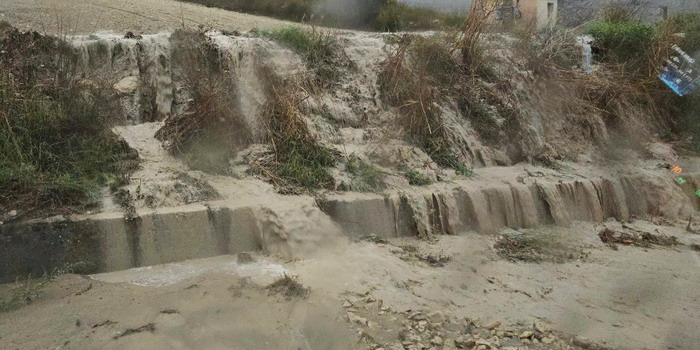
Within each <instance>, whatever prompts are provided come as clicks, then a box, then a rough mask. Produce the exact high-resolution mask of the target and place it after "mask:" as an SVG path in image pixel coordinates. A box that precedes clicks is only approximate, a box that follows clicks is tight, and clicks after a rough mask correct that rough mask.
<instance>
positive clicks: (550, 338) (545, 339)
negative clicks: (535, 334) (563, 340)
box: [542, 337, 554, 344]
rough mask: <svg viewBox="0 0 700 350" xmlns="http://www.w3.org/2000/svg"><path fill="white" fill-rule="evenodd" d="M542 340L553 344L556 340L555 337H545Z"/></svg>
mask: <svg viewBox="0 0 700 350" xmlns="http://www.w3.org/2000/svg"><path fill="white" fill-rule="evenodd" d="M542 342H543V343H545V344H552V343H553V342H554V338H552V337H544V338H542Z"/></svg>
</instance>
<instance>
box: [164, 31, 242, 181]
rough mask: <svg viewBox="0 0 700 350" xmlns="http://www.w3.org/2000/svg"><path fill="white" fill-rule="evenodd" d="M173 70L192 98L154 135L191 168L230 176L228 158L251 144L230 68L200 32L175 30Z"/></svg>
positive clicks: (173, 38)
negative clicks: (183, 109) (183, 108)
mask: <svg viewBox="0 0 700 350" xmlns="http://www.w3.org/2000/svg"><path fill="white" fill-rule="evenodd" d="M172 40H173V45H174V46H175V47H176V50H173V67H174V68H173V69H174V71H175V72H174V74H175V75H177V76H179V77H180V78H181V79H182V81H183V82H184V84H185V88H186V90H187V91H188V92H189V93H190V94H191V97H192V101H191V102H190V104H189V106H188V107H187V110H186V112H185V113H183V114H181V115H173V116H171V117H169V118H168V119H167V120H166V121H165V125H164V126H163V128H161V129H160V130H159V131H158V133H157V134H156V137H157V138H158V139H160V140H162V141H167V142H168V146H167V149H168V150H169V151H170V152H171V153H173V154H175V155H177V156H180V157H182V158H183V159H184V160H185V162H186V163H187V164H188V165H189V166H190V167H192V168H193V169H197V170H202V171H205V172H209V173H216V174H226V175H230V174H231V173H230V166H229V159H231V158H233V157H234V156H235V153H236V151H237V150H239V149H241V148H242V147H244V146H246V145H248V144H249V143H250V142H251V132H250V129H249V126H248V125H247V123H246V121H245V119H244V117H243V116H242V115H241V114H240V112H239V109H238V105H237V102H236V101H237V99H236V98H235V93H236V86H235V84H234V82H233V79H232V75H231V74H230V73H231V70H232V69H233V67H232V66H231V65H230V64H229V62H228V61H227V60H225V59H224V58H222V57H223V56H222V55H220V54H219V52H218V49H217V48H216V46H215V45H214V44H212V43H211V42H210V39H209V38H207V37H206V36H205V35H204V33H201V32H187V31H176V32H175V33H174V34H173V37H172Z"/></svg>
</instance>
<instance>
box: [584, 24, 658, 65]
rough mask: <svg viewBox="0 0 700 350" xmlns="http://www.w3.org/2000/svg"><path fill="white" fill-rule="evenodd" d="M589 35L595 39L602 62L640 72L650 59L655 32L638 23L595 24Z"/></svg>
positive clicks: (590, 28)
mask: <svg viewBox="0 0 700 350" xmlns="http://www.w3.org/2000/svg"><path fill="white" fill-rule="evenodd" d="M588 33H589V34H590V35H591V36H593V38H594V39H595V43H594V44H595V46H596V47H597V48H598V49H599V50H600V58H601V60H602V61H604V62H609V63H614V64H622V63H624V64H625V65H626V66H627V67H628V68H631V69H633V70H639V69H641V68H643V67H644V65H645V63H646V62H647V61H648V59H649V53H650V51H651V48H652V44H653V39H654V33H655V30H654V27H652V26H648V25H645V24H641V23H638V22H625V21H617V22H594V23H592V24H591V25H590V27H589V28H588Z"/></svg>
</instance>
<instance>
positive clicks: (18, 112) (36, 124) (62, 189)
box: [0, 77, 138, 210]
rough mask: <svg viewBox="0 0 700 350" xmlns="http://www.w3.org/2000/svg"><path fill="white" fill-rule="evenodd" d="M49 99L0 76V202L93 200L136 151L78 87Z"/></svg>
mask: <svg viewBox="0 0 700 350" xmlns="http://www.w3.org/2000/svg"><path fill="white" fill-rule="evenodd" d="M71 96H72V97H70V98H69V97H67V96H66V97H62V98H59V99H52V98H49V97H47V96H43V95H41V94H38V93H36V92H34V91H19V90H17V89H16V88H15V87H14V86H12V85H11V83H10V82H9V80H8V79H7V78H6V77H4V78H3V79H2V80H1V81H0V116H1V117H2V120H1V123H0V193H2V195H0V208H2V209H3V210H11V209H30V208H32V209H37V208H51V209H58V208H60V207H66V206H67V207H84V206H90V205H93V204H96V202H97V200H98V199H99V197H100V195H99V193H100V189H101V188H102V187H103V186H104V185H106V184H107V183H108V182H109V181H110V180H115V181H121V180H120V179H122V178H123V177H125V176H126V175H127V174H128V173H129V172H131V171H132V170H134V168H135V167H136V165H137V159H138V156H137V154H136V153H135V151H133V150H132V149H130V148H129V147H128V145H127V144H126V143H125V142H124V141H123V140H121V139H120V138H119V137H117V136H116V135H115V134H114V133H112V132H111V131H110V129H109V127H108V126H107V123H106V122H105V121H104V120H102V118H100V116H99V115H97V113H96V112H95V105H94V103H93V102H91V101H87V100H85V99H84V98H83V97H82V96H81V95H80V94H79V93H75V94H72V95H71Z"/></svg>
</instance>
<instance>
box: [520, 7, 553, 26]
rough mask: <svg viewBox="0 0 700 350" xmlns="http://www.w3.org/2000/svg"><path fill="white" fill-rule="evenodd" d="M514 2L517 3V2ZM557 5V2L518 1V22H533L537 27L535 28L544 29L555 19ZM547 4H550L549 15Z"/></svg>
mask: <svg viewBox="0 0 700 350" xmlns="http://www.w3.org/2000/svg"><path fill="white" fill-rule="evenodd" d="M514 1H515V2H518V0H514ZM557 3H558V1H557V0H520V1H519V8H520V12H521V13H522V18H520V20H519V21H521V22H524V23H528V22H533V23H534V24H536V25H537V28H543V27H546V26H547V25H549V24H552V23H554V22H555V21H556V19H557V12H558V4H557ZM549 4H551V14H550V13H549V12H550V10H549Z"/></svg>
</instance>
